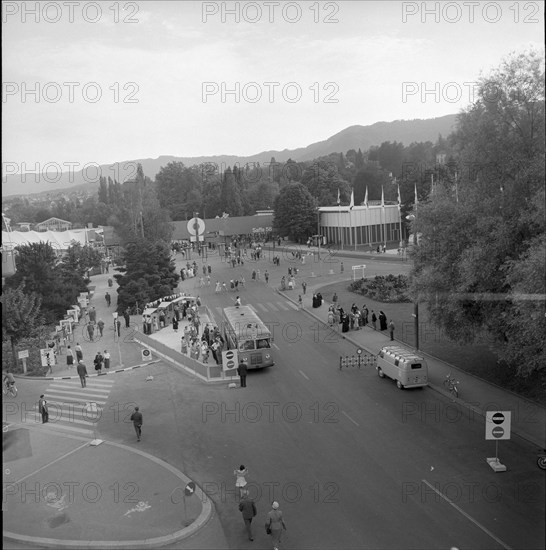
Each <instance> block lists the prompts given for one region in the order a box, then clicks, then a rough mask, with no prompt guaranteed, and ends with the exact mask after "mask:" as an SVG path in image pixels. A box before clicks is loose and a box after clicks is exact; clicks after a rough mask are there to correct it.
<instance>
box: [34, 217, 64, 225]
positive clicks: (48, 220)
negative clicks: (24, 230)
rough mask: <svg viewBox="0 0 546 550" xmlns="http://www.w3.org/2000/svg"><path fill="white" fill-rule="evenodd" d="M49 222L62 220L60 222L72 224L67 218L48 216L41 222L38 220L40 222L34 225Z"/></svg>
mask: <svg viewBox="0 0 546 550" xmlns="http://www.w3.org/2000/svg"><path fill="white" fill-rule="evenodd" d="M50 222H57V223H58V222H62V223H66V224H68V225H72V222H69V221H67V220H61V218H55V217H53V218H48V219H47V220H44V221H43V222H40V223H37V224H36V225H45V224H47V223H50Z"/></svg>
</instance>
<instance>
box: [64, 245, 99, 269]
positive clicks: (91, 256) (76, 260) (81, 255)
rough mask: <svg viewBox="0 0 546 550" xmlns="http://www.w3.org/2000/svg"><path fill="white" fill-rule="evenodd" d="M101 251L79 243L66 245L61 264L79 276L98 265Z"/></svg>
mask: <svg viewBox="0 0 546 550" xmlns="http://www.w3.org/2000/svg"><path fill="white" fill-rule="evenodd" d="M101 257H102V256H101V253H100V252H99V251H98V250H97V249H96V248H93V247H92V246H89V245H85V246H82V245H81V244H80V243H73V244H71V245H70V246H69V247H68V250H67V252H66V256H65V257H64V258H63V262H62V265H63V266H64V268H65V269H67V270H69V271H75V272H76V273H78V274H79V275H80V276H81V277H84V276H85V275H86V274H87V272H88V271H89V270H91V269H93V268H94V267H100V262H101Z"/></svg>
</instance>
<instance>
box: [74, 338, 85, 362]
mask: <svg viewBox="0 0 546 550" xmlns="http://www.w3.org/2000/svg"><path fill="white" fill-rule="evenodd" d="M74 351H75V352H76V361H81V360H83V349H82V347H81V346H80V343H79V342H76V347H75V348H74Z"/></svg>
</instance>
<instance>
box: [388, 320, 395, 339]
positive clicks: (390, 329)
mask: <svg viewBox="0 0 546 550" xmlns="http://www.w3.org/2000/svg"><path fill="white" fill-rule="evenodd" d="M389 334H390V335H391V342H392V341H393V340H394V321H393V320H392V319H391V320H390V322H389Z"/></svg>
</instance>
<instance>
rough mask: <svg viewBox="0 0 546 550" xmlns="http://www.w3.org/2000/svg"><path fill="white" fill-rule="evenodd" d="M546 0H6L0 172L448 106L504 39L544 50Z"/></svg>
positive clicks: (511, 47)
mask: <svg viewBox="0 0 546 550" xmlns="http://www.w3.org/2000/svg"><path fill="white" fill-rule="evenodd" d="M543 6H544V3H543V2H527V1H522V2H517V1H510V2H398V1H392V2H391V1H381V2H371V1H370V2H366V1H358V2H312V1H309V2H281V1H279V2H275V1H271V2H193V1H184V2H181V1H172V2H162V1H154V2H114V1H112V2H110V1H106V2H63V1H59V2H2V27H3V29H2V31H3V32H2V35H3V37H2V46H3V48H2V49H3V52H2V64H3V90H2V111H3V113H2V114H3V121H2V137H3V140H2V157H3V174H4V175H5V173H6V166H7V165H6V163H10V165H9V166H10V168H9V169H10V173H13V172H14V171H15V172H16V171H20V172H35V171H40V170H45V169H46V168H47V165H48V163H57V164H59V165H61V166H68V165H70V166H72V167H73V169H74V170H79V169H81V168H82V167H83V166H84V165H85V164H86V163H97V164H105V163H114V162H121V161H125V160H132V159H139V158H157V157H158V156H160V155H175V156H183V157H192V156H205V155H222V154H226V155H240V156H246V155H252V154H256V153H259V152H261V151H264V150H283V149H294V148H297V147H305V146H307V145H309V144H311V143H314V142H316V141H321V140H324V139H327V138H328V137H330V136H331V135H334V134H336V133H337V132H339V131H341V130H343V129H344V128H346V127H348V126H352V125H356V124H359V125H369V124H373V123H375V122H378V121H392V120H400V119H402V120H410V119H416V118H433V117H438V116H443V115H446V114H452V113H457V112H459V111H460V110H461V109H463V108H465V107H466V106H468V105H469V104H470V103H471V102H472V98H473V89H474V83H475V82H476V81H477V80H478V79H479V78H480V76H487V74H488V73H489V72H490V71H491V70H492V69H493V68H495V67H497V66H499V64H500V63H501V61H502V59H503V58H504V57H506V56H507V55H508V54H510V53H511V52H513V51H517V52H521V51H524V50H526V49H529V48H530V47H534V48H535V49H538V50H539V51H542V50H543V44H544V30H543V29H544V16H543ZM36 8H37V9H36ZM33 10H36V11H33ZM14 166H15V167H16V168H14Z"/></svg>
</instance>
